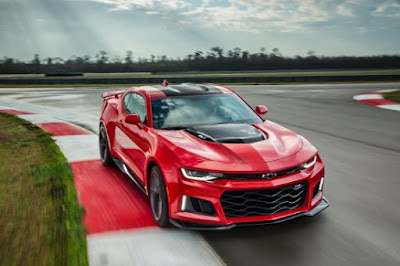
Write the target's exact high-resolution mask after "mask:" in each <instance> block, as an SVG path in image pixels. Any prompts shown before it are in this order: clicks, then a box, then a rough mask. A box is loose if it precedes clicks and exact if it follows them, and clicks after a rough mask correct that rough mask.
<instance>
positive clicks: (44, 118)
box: [18, 114, 62, 124]
mask: <svg viewBox="0 0 400 266" xmlns="http://www.w3.org/2000/svg"><path fill="white" fill-rule="evenodd" d="M18 117H20V118H22V119H25V120H28V121H29V122H31V123H32V124H39V123H52V122H62V121H61V120H59V119H57V118H54V117H51V116H48V115H38V114H31V115H18Z"/></svg>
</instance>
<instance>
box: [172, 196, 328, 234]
mask: <svg viewBox="0 0 400 266" xmlns="http://www.w3.org/2000/svg"><path fill="white" fill-rule="evenodd" d="M329 205H330V203H329V201H328V200H327V199H326V198H325V197H323V198H322V200H321V202H320V203H319V204H318V205H317V206H316V207H315V208H314V209H312V210H311V211H309V212H301V213H297V214H295V215H292V216H288V217H285V218H282V219H278V220H272V221H262V222H251V223H235V224H230V225H227V226H220V225H210V224H196V223H189V222H184V221H180V220H175V219H170V222H171V223H172V224H173V225H174V226H176V227H178V228H180V229H185V230H199V231H202V230H207V231H212V230H229V229H232V228H235V227H240V226H258V225H268V224H278V223H282V222H286V221H289V220H293V219H295V218H298V217H302V216H308V217H312V216H315V215H317V214H318V213H320V212H322V211H323V210H325V209H326V208H328V207H329Z"/></svg>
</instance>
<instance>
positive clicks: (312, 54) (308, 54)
mask: <svg viewBox="0 0 400 266" xmlns="http://www.w3.org/2000/svg"><path fill="white" fill-rule="evenodd" d="M307 56H308V57H313V56H315V51H313V50H308V51H307Z"/></svg>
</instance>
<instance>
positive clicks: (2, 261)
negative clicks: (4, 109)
mask: <svg viewBox="0 0 400 266" xmlns="http://www.w3.org/2000/svg"><path fill="white" fill-rule="evenodd" d="M0 125H1V126H0V265H88V260H87V251H86V240H85V231H84V226H83V225H82V214H83V208H82V207H81V206H80V205H79V203H78V200H77V194H76V190H75V186H74V181H73V174H72V171H71V167H70V165H69V164H68V162H67V161H66V159H65V157H64V155H63V154H62V153H61V151H60V150H59V148H58V146H57V145H56V144H55V142H54V140H53V139H52V138H51V136H50V134H48V133H46V132H44V131H43V130H41V129H40V128H38V127H36V126H35V125H33V124H31V123H29V122H27V121H25V120H22V119H20V118H18V117H16V116H12V115H7V114H2V113H0Z"/></svg>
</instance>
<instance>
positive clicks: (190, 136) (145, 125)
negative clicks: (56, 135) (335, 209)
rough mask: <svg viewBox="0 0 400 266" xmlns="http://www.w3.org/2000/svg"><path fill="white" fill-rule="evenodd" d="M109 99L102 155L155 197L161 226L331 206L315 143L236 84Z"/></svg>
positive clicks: (270, 218)
mask: <svg viewBox="0 0 400 266" xmlns="http://www.w3.org/2000/svg"><path fill="white" fill-rule="evenodd" d="M103 98H104V101H103V107H102V113H101V118H100V134H99V136H100V137H99V143H100V153H101V160H102V162H103V164H104V165H105V166H110V165H113V164H116V165H117V166H118V167H119V168H120V169H121V170H122V171H123V172H124V173H125V174H127V175H128V176H129V177H130V178H131V179H132V180H133V181H134V182H135V183H136V184H137V185H138V186H139V188H140V189H141V190H142V191H143V192H144V193H145V194H146V195H147V196H148V197H149V199H150V205H151V210H152V213H153V216H154V220H155V221H156V223H157V224H158V225H159V226H167V225H169V224H170V223H172V224H173V225H175V226H178V227H180V228H191V229H228V228H232V227H234V226H236V225H253V224H268V223H277V222H281V221H285V220H289V219H292V218H295V217H299V216H314V215H315V214H317V213H319V212H320V211H322V210H323V209H325V208H327V207H328V206H329V202H328V201H327V200H326V199H325V198H324V197H323V193H322V190H323V184H324V174H325V173H324V164H323V162H322V160H321V158H320V156H319V154H318V152H317V150H316V149H315V147H314V146H313V145H311V143H310V142H308V141H307V140H306V139H305V138H303V137H302V136H300V135H298V134H296V133H294V132H292V131H290V130H288V129H286V128H284V127H282V126H280V125H278V124H275V123H273V122H271V121H268V120H266V119H264V118H263V116H264V115H265V114H266V113H267V111H268V110H267V108H266V107H265V106H263V105H260V106H257V107H256V108H255V109H254V110H253V109H252V108H251V107H250V106H249V105H248V104H247V103H246V102H245V101H244V100H243V99H242V98H241V97H240V96H239V95H237V94H236V93H235V92H234V91H232V90H231V89H228V88H225V87H222V86H217V85H211V84H207V85H203V84H187V83H184V84H181V85H168V83H165V84H164V85H157V86H144V87H134V88H131V89H129V90H126V91H115V92H108V93H103Z"/></svg>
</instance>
